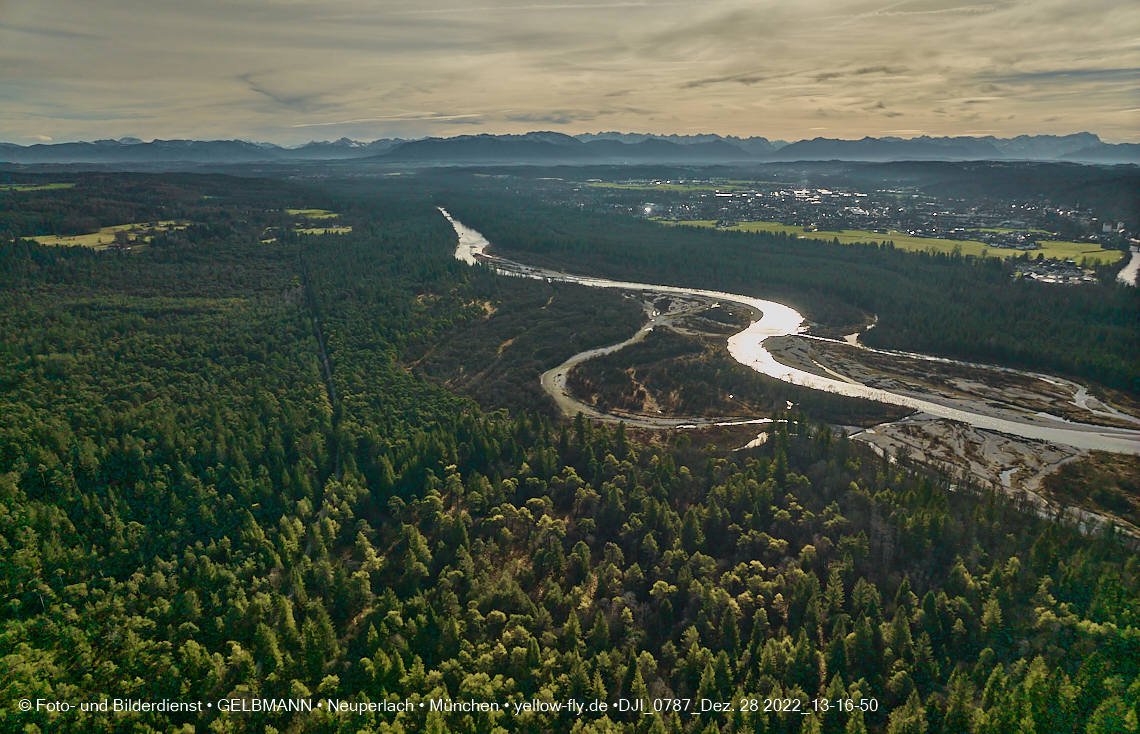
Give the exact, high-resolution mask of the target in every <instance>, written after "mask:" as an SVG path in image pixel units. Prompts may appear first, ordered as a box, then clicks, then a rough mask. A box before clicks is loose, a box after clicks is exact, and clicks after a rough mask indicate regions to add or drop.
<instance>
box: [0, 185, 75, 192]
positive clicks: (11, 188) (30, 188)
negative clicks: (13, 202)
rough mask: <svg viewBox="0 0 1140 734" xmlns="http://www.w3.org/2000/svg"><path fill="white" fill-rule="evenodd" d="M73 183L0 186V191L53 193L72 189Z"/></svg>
mask: <svg viewBox="0 0 1140 734" xmlns="http://www.w3.org/2000/svg"><path fill="white" fill-rule="evenodd" d="M74 187H75V184H73V183H49V184H0V191H54V190H56V189H70V188H74Z"/></svg>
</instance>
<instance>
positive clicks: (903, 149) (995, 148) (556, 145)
mask: <svg viewBox="0 0 1140 734" xmlns="http://www.w3.org/2000/svg"><path fill="white" fill-rule="evenodd" d="M348 160H353V161H361V162H371V163H404V164H407V163H412V164H425V165H430V164H448V163H480V164H483V163H541V164H554V163H561V164H576V163H581V164H586V163H591V164H597V163H613V164H626V163H629V164H645V163H690V164H701V163H749V162H757V163H759V162H794V161H829V160H839V161H875V162H885V161H904V160H952V161H965V160H1040V161H1058V160H1060V161H1074V162H1084V163H1140V145H1137V144H1132V143H1122V144H1117V145H1113V144H1109V143H1104V142H1103V141H1101V139H1100V138H1099V137H1097V136H1096V135H1094V134H1092V133H1087V132H1083V133H1077V134H1074V135H1060V136H1058V135H1021V136H1018V137H1015V138H995V137H993V136H987V137H978V138H975V137H941V138H932V137H928V136H922V137H918V138H910V139H903V138H896V137H885V138H871V137H866V138H863V139H861V140H838V139H833V138H814V139H812V140H800V141H798V142H794V143H787V142H785V141H782V140H778V141H770V140H768V139H766V138H762V137H750V138H738V137H734V136H729V137H722V136H720V135H709V134H705V135H668V136H665V135H647V134H636V133H617V132H607V133H597V134H584V135H577V136H570V135H564V134H562V133H556V132H532V133H527V134H525V135H460V136H457V137H452V138H423V139H420V140H403V139H399V138H395V139H388V138H385V139H381V140H375V141H372V142H370V143H364V142H359V141H355V140H350V139H348V138H341V139H340V140H337V141H334V142H328V141H321V142H317V141H313V142H310V143H306V144H305V145H300V146H296V147H291V148H286V147H282V146H279V145H274V144H272V143H253V142H248V141H244V140H209V141H203V140H154V141H152V142H149V143H147V142H143V141H142V140H139V139H138V138H121V139H119V140H97V141H95V142H93V143H87V142H78V143H57V144H36V145H29V146H23V145H16V144H12V143H0V162H3V163H19V164H40V163H52V164H71V163H83V164H118V163H123V164H162V163H255V162H289V161H298V162H300V161H348Z"/></svg>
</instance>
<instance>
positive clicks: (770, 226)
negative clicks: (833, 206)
mask: <svg viewBox="0 0 1140 734" xmlns="http://www.w3.org/2000/svg"><path fill="white" fill-rule="evenodd" d="M676 224H686V225H690V226H696V227H715V226H716V222H715V221H712V220H707V219H705V220H693V221H688V222H676ZM727 229H735V230H739V231H744V232H787V233H788V234H790V235H795V236H796V237H799V238H800V239H813V240H826V241H828V242H830V241H831V240H835V239H837V240H839V241H840V242H841V243H842V244H844V245H851V244H857V243H866V242H884V241H887V240H890V241H891V242H894V243H895V247H898V248H900V249H903V250H910V251H912V252H928V251H931V250H933V251H935V252H954V250H955V248H959V249H960V251H961V253H962V254H963V255H975V256H978V257H983V256H984V257H1014V256H1017V255H1021V254H1022V252H1023V251H1022V250H1003V249H998V248H995V247H990V246H989V245H986V244H985V243H984V242H978V241H977V240H942V239H933V238H930V237H912V236H910V235H907V234H902V233H900V232H895V231H893V230H892V231H891V232H889V233H888V234H878V233H876V232H868V231H866V230H860V229H845V230H842V231H839V232H827V231H823V230H820V231H818V232H805V231H804V230H803V227H794V226H791V225H787V224H779V223H777V222H742V223H740V224H738V225H736V226H734V227H728V228H727ZM1040 244H1041V249H1039V250H1028V253H1029V255H1030V257H1036V256H1037V255H1038V254H1043V255H1045V257H1047V258H1051V259H1055V260H1069V259H1072V260H1076V261H1077V262H1080V260H1081V258H1088V259H1089V260H1090V261H1091V260H1099V261H1100V262H1102V263H1114V262H1116V261H1117V260H1119V259H1120V258H1122V257H1124V253H1123V252H1121V251H1120V250H1104V249H1101V248H1100V247H1099V246H1098V245H1096V244H1094V243H1092V242H1052V241H1050V242H1041V243H1040Z"/></svg>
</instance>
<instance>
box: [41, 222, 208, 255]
mask: <svg viewBox="0 0 1140 734" xmlns="http://www.w3.org/2000/svg"><path fill="white" fill-rule="evenodd" d="M187 226H189V223H187V222H175V221H166V222H154V223H148V222H138V223H135V224H115V225H112V226H110V227H103V228H102V229H100V230H99V231H98V232H94V233H92V234H80V235H75V236H73V237H56V236H54V235H39V236H38V237H32V238H31V239H33V240H35V241H36V242H39V243H40V244H41V245H48V246H49V247H90V248H91V249H93V250H106V249H107V248H108V247H110V246H111V245H113V244H114V243H115V234H116V233H117V232H126V233H127V236H128V237H129V238H130V240H131V242H132V243H137V242H139V241H140V240H141V241H142V242H150V240H151V238H152V237H153V236H154V235H156V234H159V233H161V232H169V231H171V230H174V229H186V227H187Z"/></svg>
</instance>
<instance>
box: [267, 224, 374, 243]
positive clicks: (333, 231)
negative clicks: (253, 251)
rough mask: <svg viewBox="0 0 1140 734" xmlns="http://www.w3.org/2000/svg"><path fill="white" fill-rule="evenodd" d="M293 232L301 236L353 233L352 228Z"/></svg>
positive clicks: (313, 228)
mask: <svg viewBox="0 0 1140 734" xmlns="http://www.w3.org/2000/svg"><path fill="white" fill-rule="evenodd" d="M293 231H294V232H298V233H300V234H348V233H349V232H351V231H352V227H306V228H304V229H295V230H293ZM262 241H263V242H264V241H265V240H262Z"/></svg>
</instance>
